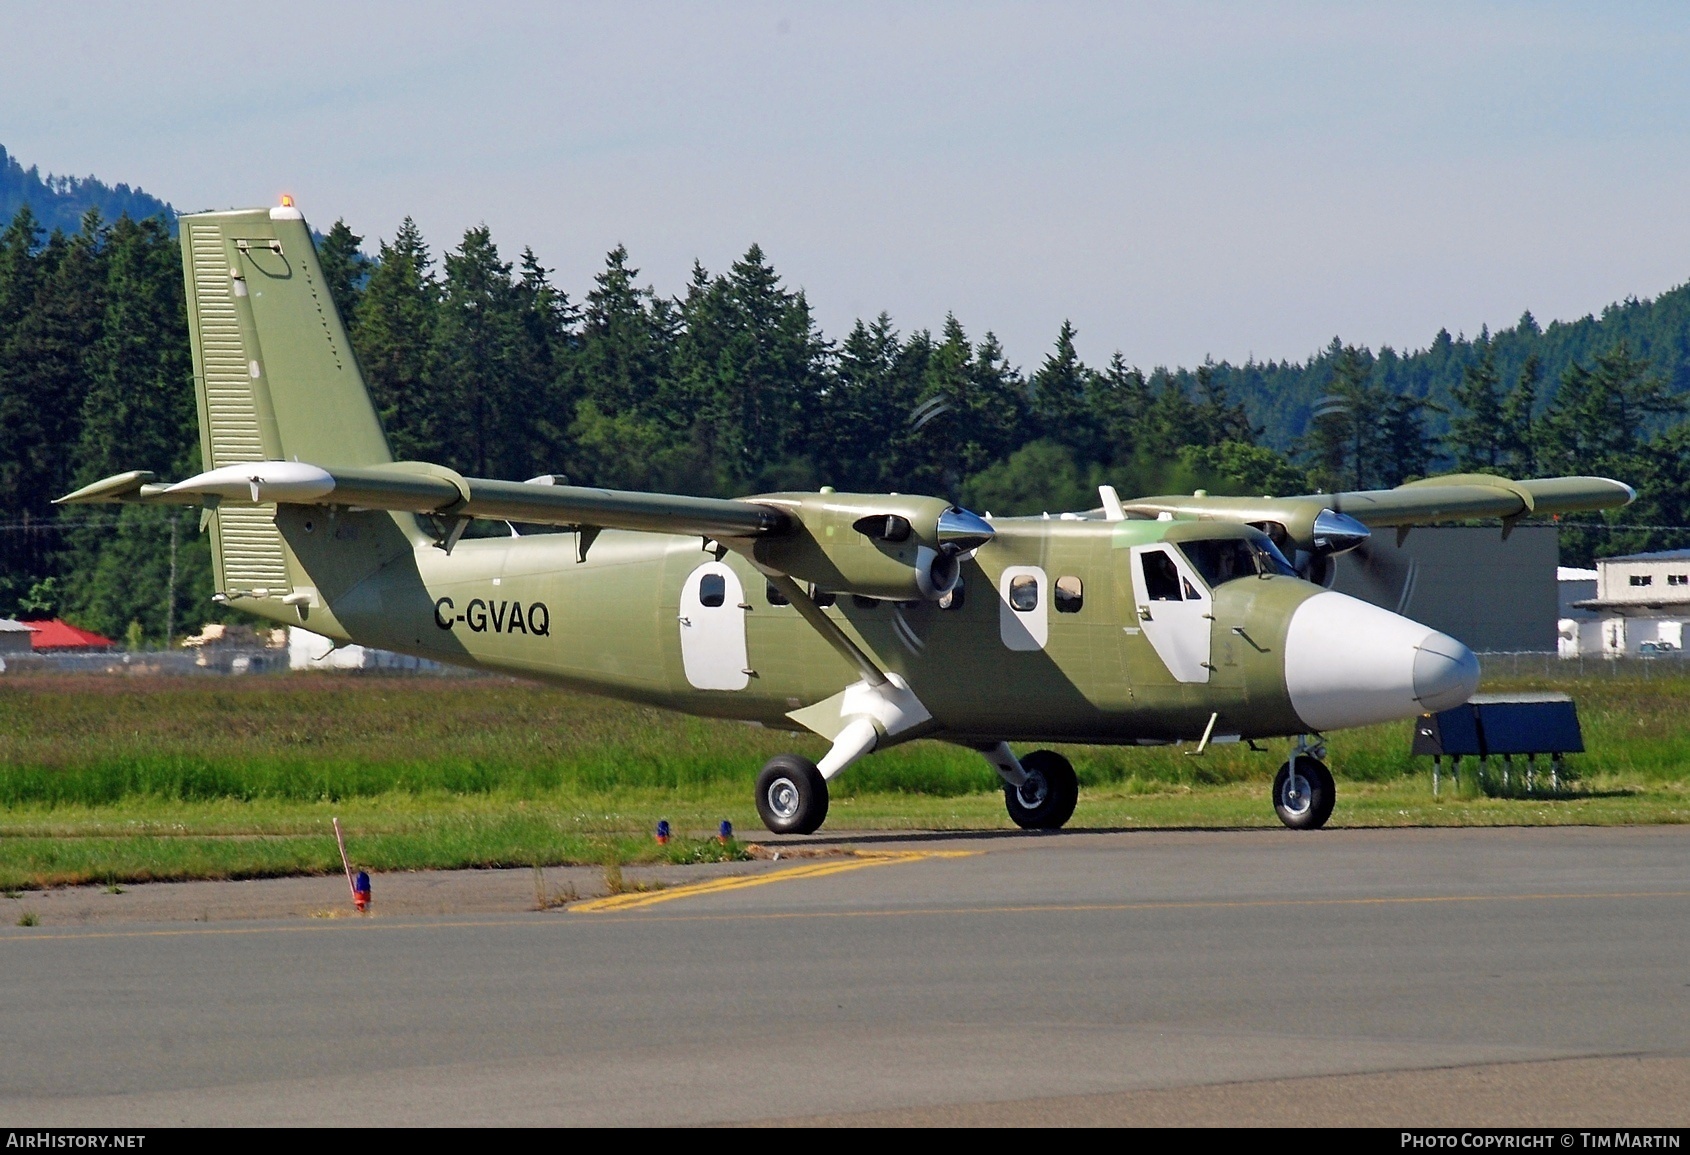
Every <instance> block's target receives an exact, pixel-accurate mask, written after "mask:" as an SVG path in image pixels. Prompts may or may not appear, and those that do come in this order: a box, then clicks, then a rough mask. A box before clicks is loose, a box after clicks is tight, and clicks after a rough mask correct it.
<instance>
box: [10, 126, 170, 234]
mask: <svg viewBox="0 0 1690 1155" xmlns="http://www.w3.org/2000/svg"><path fill="white" fill-rule="evenodd" d="M25 205H28V206H29V208H30V211H31V212H33V213H34V214H35V218H36V220H37V221H38V222H39V223H40V225H41V227H42V228H44V229H47V230H48V231H49V232H51V231H52V230H53V229H60V230H62V231H64V232H67V233H74V232H75V231H76V230H77V229H78V228H80V227H81V224H82V214H83V213H85V212H87V211H88V210H89V209H93V210H94V211H95V212H97V213H99V214H100V216H101V218H102V219H104V220H108V221H115V220H116V219H117V218H119V217H133V218H134V219H135V220H144V219H146V218H147V217H158V218H160V219H161V220H163V221H164V222H165V224H166V226H168V228H169V229H170V232H171V233H172V234H174V233H175V232H176V210H175V209H173V208H171V207H170V206H169V205H167V204H165V203H164V202H163V201H161V200H159V199H158V198H157V197H155V196H148V195H147V194H146V193H144V192H142V191H141V190H140V189H138V188H134V189H132V188H130V187H129V186H128V185H126V184H120V185H117V186H115V187H114V186H112V185H108V184H106V183H105V182H104V181H101V180H98V179H97V178H95V177H91V176H84V177H75V176H54V175H52V174H51V173H49V174H47V175H46V176H42V175H41V171H40V169H38V168H36V166H34V165H30V166H29V167H28V168H24V166H23V165H21V164H19V163H18V160H17V158H16V157H13V156H8V155H7V154H6V149H5V146H4V145H0V221H9V220H11V219H12V217H14V216H16V215H17V212H18V210H19V209H21V208H23V207H24V206H25Z"/></svg>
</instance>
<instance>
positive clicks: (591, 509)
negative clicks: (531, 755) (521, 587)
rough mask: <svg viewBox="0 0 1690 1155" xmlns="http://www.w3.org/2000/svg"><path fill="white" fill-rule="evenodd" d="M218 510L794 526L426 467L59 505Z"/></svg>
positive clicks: (250, 481)
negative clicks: (275, 508)
mask: <svg viewBox="0 0 1690 1155" xmlns="http://www.w3.org/2000/svg"><path fill="white" fill-rule="evenodd" d="M224 501H230V502H241V503H251V504H261V503H267V502H279V503H285V504H289V505H319V506H328V505H336V506H345V507H349V508H355V509H385V510H394V511H401V512H409V513H421V514H429V515H433V516H435V517H441V518H454V519H455V518H472V517H478V518H489V519H493V520H499V521H522V522H532V523H534V524H537V525H559V526H582V527H587V526H590V527H594V528H598V529H632V530H645V531H648V532H653V533H675V534H685V535H698V536H703V537H710V538H750V537H758V536H761V535H763V534H767V533H774V532H779V531H781V530H785V529H787V528H788V527H789V525H790V524H791V522H790V517H789V515H788V514H787V513H785V512H784V511H782V510H780V509H777V508H775V507H774V506H770V505H762V504H759V503H757V502H754V501H739V500H726V499H722V498H710V497H684V496H681V495H678V494H666V493H634V492H629V491H626V490H617V489H593V488H589V487H585V486H578V485H558V484H554V483H551V482H550V480H549V479H547V480H539V481H490V480H487V479H484V478H479V477H464V476H463V475H462V474H459V473H457V472H455V471H454V470H450V469H447V468H445V467H444V466H439V465H428V464H425V463H422V462H398V463H395V464H393V465H377V466H364V467H360V468H355V469H342V468H334V469H327V468H324V467H322V466H318V465H310V464H306V463H303V462H298V461H255V462H250V463H245V464H241V465H227V466H223V467H222V468H220V469H213V470H210V471H208V472H206V473H202V474H199V475H198V476H197V477H190V478H188V479H187V480H186V481H179V482H176V483H175V484H174V485H170V484H165V483H161V482H159V481H158V480H157V478H156V477H155V475H153V474H151V473H147V472H145V471H141V470H135V471H131V472H129V473H120V474H117V475H116V476H114V477H108V478H105V479H104V480H101V481H96V482H94V483H93V484H92V485H86V486H84V487H82V488H81V489H79V490H77V491H76V492H75V493H71V494H67V495H66V496H64V497H61V498H59V500H58V503H57V504H82V503H94V502H124V503H131V502H133V503H141V504H149V505H154V504H156V505H212V506H215V505H218V504H220V503H222V502H224Z"/></svg>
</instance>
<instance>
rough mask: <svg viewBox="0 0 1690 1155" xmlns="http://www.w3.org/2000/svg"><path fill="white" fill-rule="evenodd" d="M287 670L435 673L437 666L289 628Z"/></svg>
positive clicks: (296, 627)
mask: <svg viewBox="0 0 1690 1155" xmlns="http://www.w3.org/2000/svg"><path fill="white" fill-rule="evenodd" d="M288 667H289V668H290V669H294V670H438V669H440V663H439V662H431V661H428V660H427V659H426V658H413V657H411V656H410V655H409V654H396V653H394V652H393V651H391V650H377V649H374V648H372V647H369V646H338V647H337V646H336V645H335V644H334V643H333V642H332V641H330V640H329V639H328V638H325V637H324V636H323V635H322V634H314V633H312V632H311V631H310V630H303V629H300V628H299V627H298V626H289V627H288Z"/></svg>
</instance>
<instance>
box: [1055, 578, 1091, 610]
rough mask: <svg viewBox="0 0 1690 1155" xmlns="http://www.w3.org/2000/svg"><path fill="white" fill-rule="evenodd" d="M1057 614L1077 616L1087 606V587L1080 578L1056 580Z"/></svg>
mask: <svg viewBox="0 0 1690 1155" xmlns="http://www.w3.org/2000/svg"><path fill="white" fill-rule="evenodd" d="M1054 596H1055V598H1056V612H1057V613H1059V614H1077V613H1079V612H1080V607H1081V606H1082V605H1084V604H1085V600H1086V587H1085V585H1084V584H1083V583H1082V582H1081V581H1080V579H1079V578H1077V577H1073V576H1068V577H1059V578H1057V579H1056V593H1055V595H1054Z"/></svg>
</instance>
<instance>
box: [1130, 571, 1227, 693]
mask: <svg viewBox="0 0 1690 1155" xmlns="http://www.w3.org/2000/svg"><path fill="white" fill-rule="evenodd" d="M1132 574H1133V601H1134V604H1135V608H1136V609H1137V611H1138V624H1139V628H1141V629H1142V630H1144V636H1145V637H1146V638H1148V639H1149V640H1150V644H1151V645H1152V646H1153V647H1155V650H1156V656H1157V657H1159V658H1161V659H1162V664H1163V665H1164V666H1167V667H1168V672H1169V673H1170V674H1172V675H1173V676H1174V679H1175V680H1176V681H1180V682H1207V681H1208V680H1209V634H1210V627H1211V626H1212V625H1213V624H1214V608H1213V602H1212V601H1211V599H1210V596H1209V591H1208V590H1207V589H1205V588H1204V586H1203V583H1201V582H1200V581H1198V580H1197V575H1196V574H1194V573H1192V571H1191V567H1190V566H1189V565H1187V564H1186V561H1185V558H1184V557H1182V556H1181V555H1180V553H1179V551H1178V550H1175V549H1174V548H1173V547H1171V546H1167V545H1137V546H1134V547H1133V549H1132Z"/></svg>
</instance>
